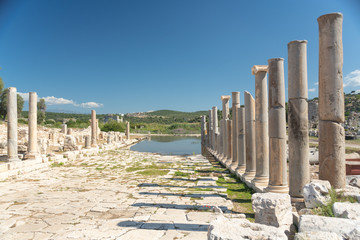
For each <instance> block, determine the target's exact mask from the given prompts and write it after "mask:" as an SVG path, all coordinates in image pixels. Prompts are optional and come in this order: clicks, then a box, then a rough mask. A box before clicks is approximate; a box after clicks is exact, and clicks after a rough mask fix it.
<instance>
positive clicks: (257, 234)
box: [207, 216, 287, 240]
mask: <svg viewBox="0 0 360 240" xmlns="http://www.w3.org/2000/svg"><path fill="white" fill-rule="evenodd" d="M207 239H208V240H245V239H268V240H275V239H276V240H280V239H284V240H286V239H287V236H286V235H285V233H284V232H283V231H282V230H281V229H278V228H276V227H271V226H267V225H263V224H257V223H251V222H249V221H248V220H246V219H227V218H225V217H223V216H219V217H218V218H216V220H214V221H212V222H211V223H210V227H209V230H208V235H207Z"/></svg>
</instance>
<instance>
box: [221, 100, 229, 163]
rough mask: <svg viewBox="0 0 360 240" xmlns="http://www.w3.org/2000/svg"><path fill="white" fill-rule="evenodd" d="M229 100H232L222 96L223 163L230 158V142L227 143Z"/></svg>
mask: <svg viewBox="0 0 360 240" xmlns="http://www.w3.org/2000/svg"><path fill="white" fill-rule="evenodd" d="M229 100H230V96H221V101H222V119H223V134H222V138H223V151H224V158H223V161H226V160H227V158H228V152H227V151H228V148H229V146H228V142H227V139H228V137H227V132H228V131H227V122H226V120H227V119H229V113H230V111H229Z"/></svg>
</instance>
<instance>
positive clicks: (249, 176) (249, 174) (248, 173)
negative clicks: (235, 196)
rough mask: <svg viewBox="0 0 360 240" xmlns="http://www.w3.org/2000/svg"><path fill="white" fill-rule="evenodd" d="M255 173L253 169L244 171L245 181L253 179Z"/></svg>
mask: <svg viewBox="0 0 360 240" xmlns="http://www.w3.org/2000/svg"><path fill="white" fill-rule="evenodd" d="M255 174H256V172H255V171H251V172H245V173H244V174H243V178H245V180H246V181H249V182H250V181H251V180H253V179H254V177H255Z"/></svg>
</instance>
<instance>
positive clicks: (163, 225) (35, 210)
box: [0, 149, 239, 240]
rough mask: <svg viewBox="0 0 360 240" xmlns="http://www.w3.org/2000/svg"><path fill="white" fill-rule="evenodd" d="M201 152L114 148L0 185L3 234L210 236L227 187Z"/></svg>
mask: <svg viewBox="0 0 360 240" xmlns="http://www.w3.org/2000/svg"><path fill="white" fill-rule="evenodd" d="M211 169H212V165H211V164H210V163H209V161H208V160H207V159H205V158H204V157H202V156H200V155H194V156H190V157H182V156H161V155H157V154H152V153H139V152H133V151H130V150H126V149H124V150H115V151H107V152H104V153H101V154H100V155H97V156H91V157H85V158H83V159H81V160H76V161H72V162H68V163H66V164H65V165H61V164H52V166H50V167H49V168H46V169H42V170H40V171H34V172H31V173H27V174H24V175H21V176H18V177H17V178H15V179H9V180H6V181H3V182H0V189H1V190H0V193H1V198H0V239H6V240H9V239H16V240H18V239H136V240H139V239H162V240H163V239H164V240H165V239H206V235H207V228H208V224H209V222H210V221H212V220H213V219H215V218H216V216H217V214H219V213H217V211H218V210H217V211H214V207H215V206H217V207H219V208H220V209H222V211H223V212H224V214H225V215H227V216H228V217H238V215H239V214H234V213H232V212H231V211H230V210H231V209H232V208H233V204H232V202H231V201H230V200H226V188H224V187H220V186H217V184H216V180H217V176H216V174H209V173H210V172H211V171H212V170H211Z"/></svg>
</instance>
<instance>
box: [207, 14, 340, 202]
mask: <svg viewBox="0 0 360 240" xmlns="http://www.w3.org/2000/svg"><path fill="white" fill-rule="evenodd" d="M318 23H319V36H320V37H319V119H320V124H319V125H320V129H319V132H320V136H319V163H320V164H319V165H320V166H319V178H320V179H323V180H328V181H330V183H331V184H332V186H333V187H335V188H344V187H345V157H344V155H345V134H344V129H343V127H342V125H341V123H343V122H344V96H343V82H342V59H343V55H342V14H341V13H333V14H327V15H323V16H321V17H319V18H318ZM306 47H307V41H306V40H297V41H291V42H289V43H288V127H289V130H288V136H287V132H286V105H285V79H284V59H283V58H272V59H269V60H268V65H267V66H265V65H255V66H254V67H253V68H252V74H253V75H255V99H254V98H253V97H252V95H251V94H250V93H249V92H247V91H245V92H244V103H245V107H240V93H239V92H233V93H232V120H230V119H229V99H230V96H221V100H222V119H221V120H220V130H219V129H218V126H217V123H218V116H217V107H213V108H212V109H211V110H209V116H208V128H206V119H205V117H203V118H202V122H201V123H202V129H208V131H205V130H202V135H203V136H202V139H203V141H202V142H203V144H204V145H205V146H206V149H207V150H208V151H209V152H210V153H212V154H213V155H214V156H215V157H216V158H218V159H219V161H221V162H222V163H223V164H224V165H225V166H226V167H227V168H229V169H230V170H231V171H232V172H233V173H236V174H237V175H238V176H241V177H243V178H244V179H245V180H246V181H251V182H252V183H253V184H254V185H255V186H256V187H260V188H265V187H266V188H265V191H269V192H276V193H288V192H289V193H290V195H291V197H292V199H293V200H294V201H296V200H297V199H300V200H301V198H302V197H303V187H304V185H305V184H307V183H308V182H309V181H310V169H309V138H308V102H307V101H308V87H307V53H306V52H307V50H306ZM267 74H268V75H269V81H268V86H269V89H268V88H267ZM287 139H288V149H289V155H288V159H287V154H286V149H287V143H286V142H287ZM287 161H288V162H289V166H288V165H287ZM288 169H289V177H288Z"/></svg>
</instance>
